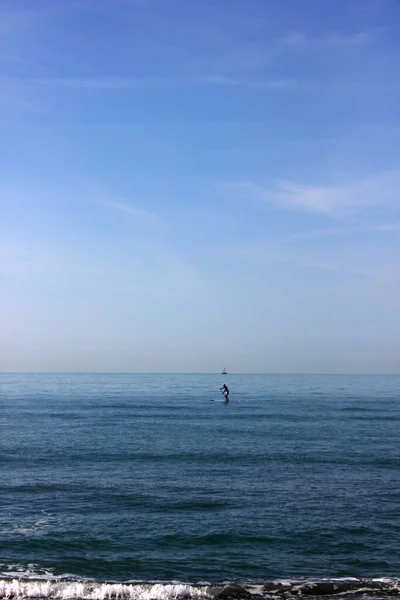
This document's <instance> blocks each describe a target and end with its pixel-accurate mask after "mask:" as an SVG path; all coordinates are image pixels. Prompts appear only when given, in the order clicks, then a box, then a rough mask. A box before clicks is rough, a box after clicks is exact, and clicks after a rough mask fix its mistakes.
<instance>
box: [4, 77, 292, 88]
mask: <svg viewBox="0 0 400 600" xmlns="http://www.w3.org/2000/svg"><path fill="white" fill-rule="evenodd" d="M0 83H1V84H2V85H3V86H11V87H19V88H25V87H36V88H40V87H42V88H66V89H81V90H85V89H86V90H101V89H104V90H128V89H152V88H180V87H205V86H211V87H248V88H255V89H265V90H281V89H290V88H293V87H295V86H296V81H295V80H294V79H245V78H243V79H242V78H236V77H225V76H223V75H221V76H220V75H204V76H200V75H199V76H197V77H160V78H134V77H59V78H57V77H55V78H31V79H29V78H26V79H25V78H24V79H22V78H20V79H2V80H1V81H0Z"/></svg>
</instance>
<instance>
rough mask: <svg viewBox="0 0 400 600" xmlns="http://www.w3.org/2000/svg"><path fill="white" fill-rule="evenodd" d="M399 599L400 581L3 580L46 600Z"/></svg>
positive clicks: (13, 595) (16, 594)
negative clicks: (111, 581) (109, 581)
mask: <svg viewBox="0 0 400 600" xmlns="http://www.w3.org/2000/svg"><path fill="white" fill-rule="evenodd" d="M338 595H340V596H341V597H345V598H346V597H347V598H350V597H351V598H353V597H355V596H360V595H362V596H363V597H368V598H369V597H374V598H375V599H376V598H386V597H389V596H390V597H400V580H399V579H397V578H374V579H357V578H346V579H340V578H336V579H327V578H326V579H320V580H316V579H313V580H297V581H292V580H277V581H270V582H264V583H258V584H252V585H249V584H243V585H241V584H238V583H235V582H232V583H230V582H225V583H221V584H219V585H216V584H206V583H203V584H188V583H179V582H172V583H159V582H135V583H103V582H96V581H84V580H76V579H74V580H71V579H69V580H66V579H61V580H60V579H58V578H56V579H46V580H44V579H34V580H32V579H21V578H13V579H11V578H8V577H7V578H4V579H0V598H7V599H13V600H14V599H15V600H17V599H18V600H19V599H21V600H22V599H29V598H40V599H41V600H42V599H46V600H207V599H218V600H229V599H236V600H240V599H243V600H246V599H253V600H254V599H255V598H257V599H261V598H291V597H299V596H308V597H316V596H318V597H334V596H338Z"/></svg>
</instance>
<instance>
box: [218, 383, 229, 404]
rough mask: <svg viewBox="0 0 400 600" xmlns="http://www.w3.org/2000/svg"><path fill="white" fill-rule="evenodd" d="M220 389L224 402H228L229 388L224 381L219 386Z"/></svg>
mask: <svg viewBox="0 0 400 600" xmlns="http://www.w3.org/2000/svg"><path fill="white" fill-rule="evenodd" d="M219 389H220V390H221V392H222V393H223V395H224V397H225V400H226V402H228V400H229V388H228V386H227V385H226V383H224V385H223V386H222V387H220V388H219Z"/></svg>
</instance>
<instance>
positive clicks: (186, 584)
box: [0, 374, 400, 600]
mask: <svg viewBox="0 0 400 600" xmlns="http://www.w3.org/2000/svg"><path fill="white" fill-rule="evenodd" d="M223 382H226V383H227V384H228V386H229V388H230V391H231V395H230V401H229V403H224V402H221V401H220V400H222V396H221V393H220V392H219V387H220V386H221V385H222V383H223ZM213 400H219V401H218V402H215V401H213ZM399 426H400V376H339V375H335V376H320V375H315V376H309V375H296V376H295V375H293V376H289V375H276V376H274V375H231V374H228V375H227V376H225V377H223V376H222V375H198V374H195V375H166V374H160V375H158V374H156V375H139V374H1V375H0V427H1V429H0V597H3V598H64V599H68V598H71V599H78V598H82V599H90V600H97V599H103V598H121V599H125V598H132V599H135V600H136V599H137V600H152V599H166V600H169V599H172V598H174V599H175V598H205V599H207V598H215V597H217V598H229V597H235V598H247V597H250V596H249V594H250V595H251V596H253V597H260V596H262V597H291V596H298V595H301V596H304V595H307V596H336V595H341V596H360V595H363V596H366V597H373V596H374V597H382V598H383V597H386V596H400V579H399V578H400V443H399V442H400V429H399Z"/></svg>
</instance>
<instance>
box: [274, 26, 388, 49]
mask: <svg viewBox="0 0 400 600" xmlns="http://www.w3.org/2000/svg"><path fill="white" fill-rule="evenodd" d="M381 33H382V30H381V29H378V28H373V29H365V30H361V31H356V32H353V33H345V32H342V31H327V32H324V33H323V34H321V35H314V36H312V35H309V34H307V33H305V32H304V31H298V30H293V31H288V32H287V33H286V34H285V35H284V36H283V38H282V42H283V43H284V44H285V45H287V46H293V47H295V48H299V47H301V46H303V47H305V46H317V45H318V46H326V47H336V48H337V47H342V48H343V47H352V46H366V45H369V44H372V43H374V42H375V41H377V40H378V39H379V37H380V35H381Z"/></svg>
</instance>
